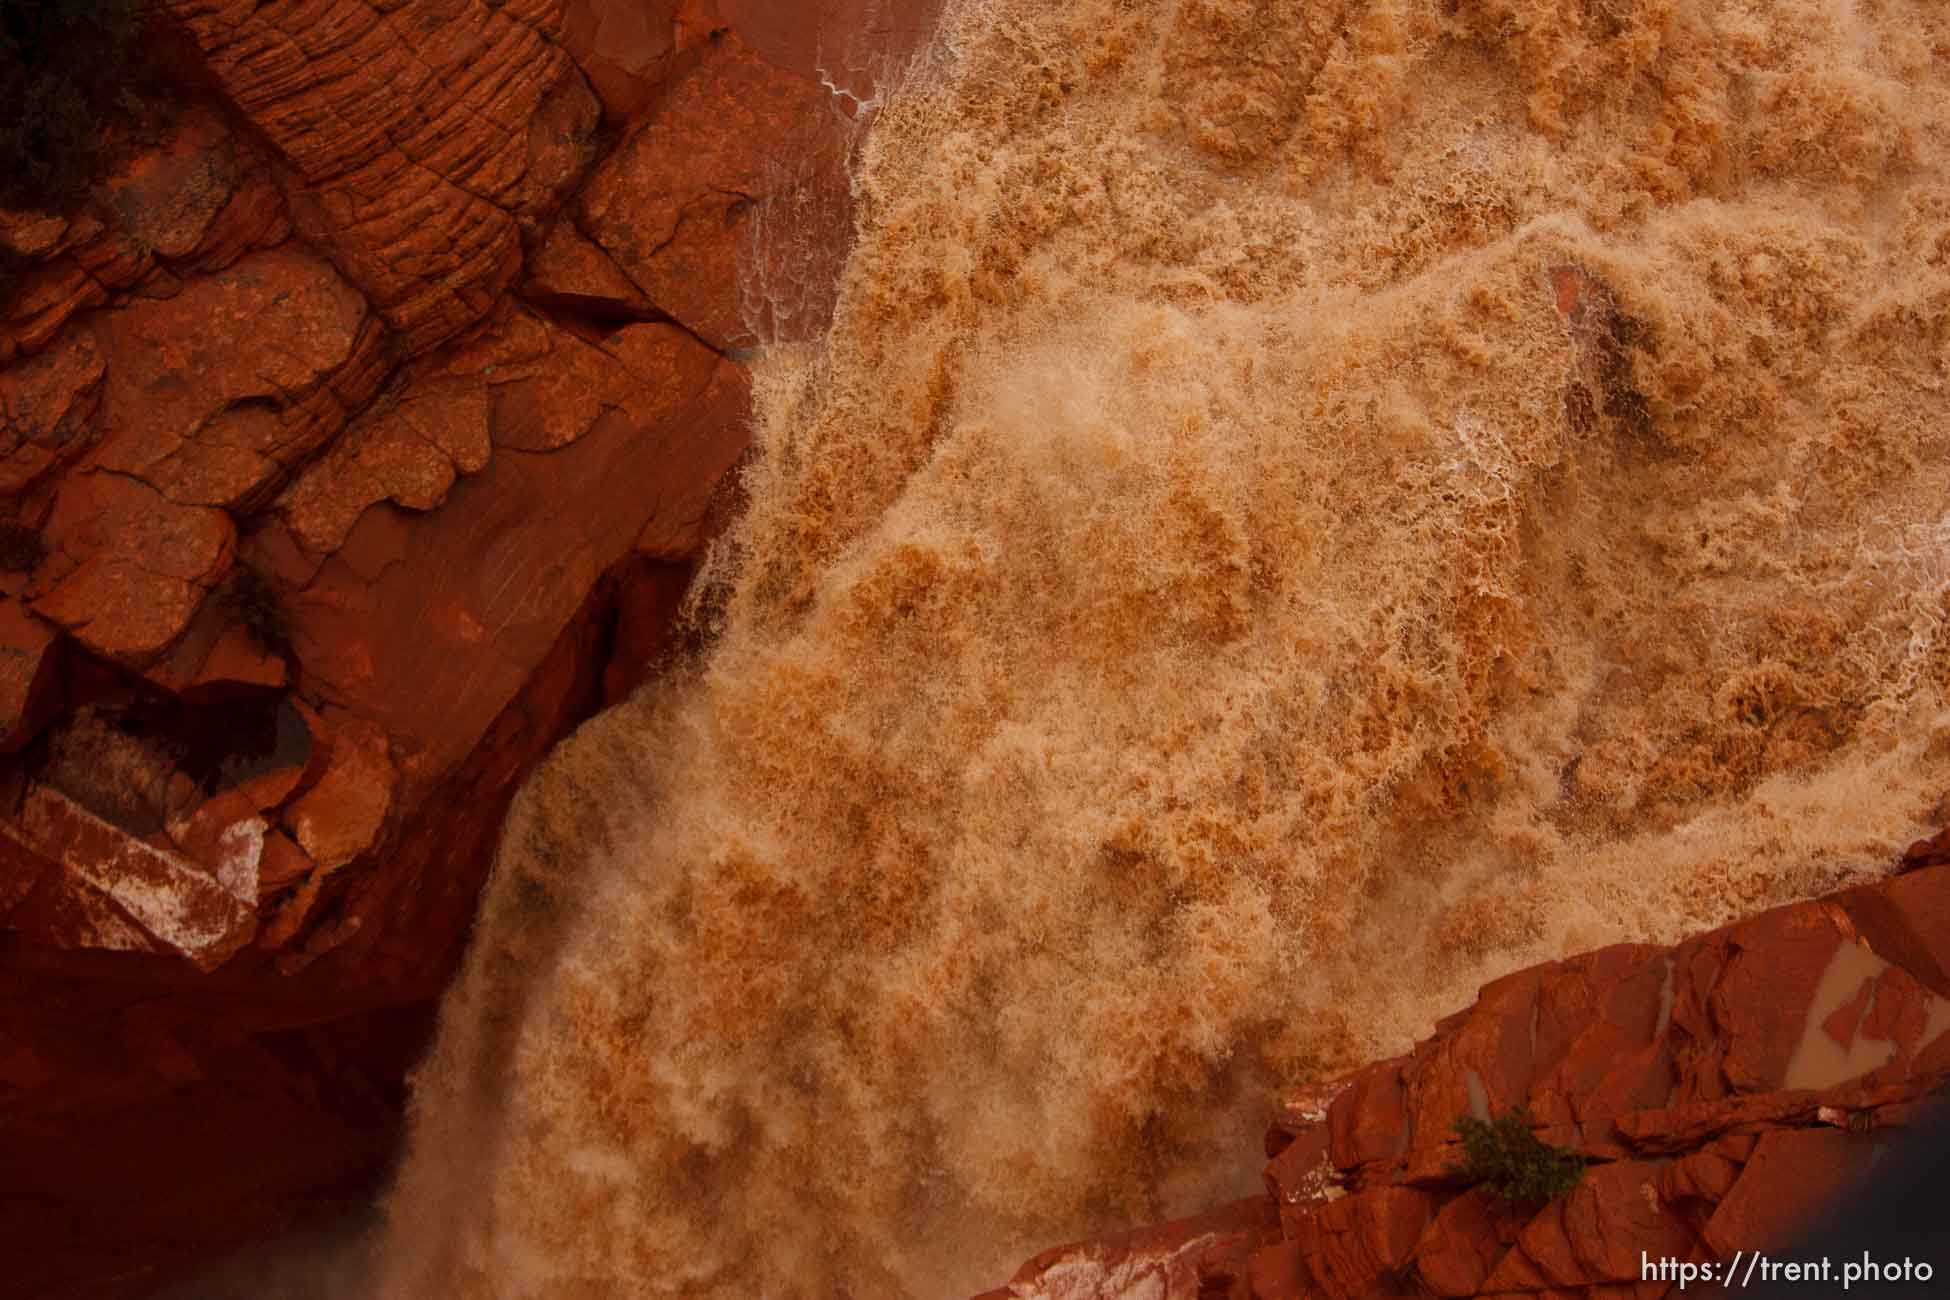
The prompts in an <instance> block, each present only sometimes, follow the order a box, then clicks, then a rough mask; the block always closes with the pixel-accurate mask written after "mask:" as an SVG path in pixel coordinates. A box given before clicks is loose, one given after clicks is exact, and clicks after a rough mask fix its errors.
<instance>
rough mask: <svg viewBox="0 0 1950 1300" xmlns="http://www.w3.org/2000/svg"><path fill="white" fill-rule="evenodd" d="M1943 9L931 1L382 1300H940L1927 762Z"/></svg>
mask: <svg viewBox="0 0 1950 1300" xmlns="http://www.w3.org/2000/svg"><path fill="white" fill-rule="evenodd" d="M1946 91H1950V10H1946V9H1945V8H1944V7H1943V6H1942V5H1940V4H1938V3H1935V0H1855V2H1854V3H1847V2H1845V0H1305V2H1302V0H1256V2H1254V0H1175V2H1173V0H1018V2H1014V3H1010V2H1006V0H959V2H958V3H951V5H950V8H949V12H948V15H947V17H946V19H945V22H944V27H943V30H942V32H941V35H940V37H939V39H938V40H937V42H936V44H935V46H934V47H933V48H932V50H931V51H930V53H929V54H928V56H927V57H926V59H925V60H924V61H923V62H922V63H921V64H920V65H919V66H918V67H917V68H916V69H915V70H914V71H913V72H912V73H911V74H910V75H909V76H908V77H907V78H906V80H905V82H904V83H903V84H902V85H901V86H899V87H898V88H897V89H896V90H893V91H891V92H888V93H886V94H885V96H884V98H885V104H884V107H882V108H881V109H880V111H879V113H878V116H877V121H876V123H875V125H874V127H873V130H872V133H871V136H870V138H869V140H868V143H867V144H866V146H865V148H864V150H863V151H862V153H861V155H860V158H859V163H858V168H857V181H856V186H857V194H858V238H857V243H856V245H855V247H854V250H853V252H852V254H851V256H850V258H849V259H848V260H847V262H846V264H845V267H844V270H843V272H842V278H841V284H840V289H839V307H838V311H837V314H836V318H835V320H834V323H833V325H832V328H831V330H830V332H829V333H828V334H826V335H825V336H824V337H823V338H821V339H820V340H819V341H818V342H816V343H811V344H796V345H783V344H782V345H779V346H776V347H773V348H771V349H768V350H767V351H766V353H765V355H764V357H763V359H762V360H761V361H760V362H759V363H758V367H757V377H758V386H757V398H756V404H755V411H754V416H753V418H754V421H755V425H756V429H757V438H758V443H759V448H760V458H759V460H758V463H757V465H756V466H755V468H754V469H752V471H751V472H750V474H749V476H748V488H749V496H750V506H749V510H748V512H747V513H746V514H745V515H744V517H743V518H742V520H741V521H740V522H739V523H738V524H737V525H736V526H735V528H734V530H733V532H732V534H731V535H730V537H729V538H728V539H727V541H726V542H725V543H724V544H722V545H721V546H720V548H719V550H718V551H717V553H716V554H715V556H714V558H713V562H712V565H711V568H710V582H709V583H708V584H707V586H706V589H705V591H704V594H703V596H702V598H701V599H700V602H699V609H698V611H697V613H698V617H699V618H701V619H702V620H704V621H706V622H707V623H708V624H709V625H710V626H711V627H712V628H713V629H714V630H715V639H714V640H713V642H712V644H711V647H710V649H709V651H708V654H707V655H706V656H705V658H704V659H703V660H702V661H701V662H700V663H697V664H695V665H692V666H691V667H690V668H689V669H687V670H686V671H685V672H684V673H682V674H680V675H679V676H678V677H677V678H675V679H673V680H672V681H670V682H667V683H665V684H664V685H663V686H661V687H659V688H657V689H655V690H653V691H652V692H650V693H647V694H645V695H644V696H641V697H639V698H637V699H635V700H633V701H631V702H630V703H629V704H627V705H625V706H623V707H621V708H619V709H617V710H615V711H613V712H611V713H609V714H607V715H605V716H603V717H602V718H599V719H598V720H596V721H595V722H594V723H592V724H590V725H589V726H588V727H587V728H585V729H584V731H583V732H582V733H581V734H580V735H578V736H577V737H576V738H575V739H574V740H573V741H571V742H570V743H569V744H567V745H566V746H564V747H563V749H562V750H561V752H560V753H559V754H558V755H556V756H555V757H554V758H553V759H552V761H551V762H550V764H549V765H548V767H547V768H546V769H545V770H544V771H543V772H542V773H541V774H540V775H539V776H538V777H537V778H536V779H535V781H534V782H533V783H532V785H531V787H530V788H529V789H528V790H527V791H526V793H525V794H524V796H523V798H522V800H521V802H520V803H519V805H518V807H517V809H516V812H515V815H514V817H513V819H512V821H511V823H510V826H509V829H508V832H507V838H506V842H505V845H504V848H503V851H502V855H501V859H500V862H499V865H498V866H497V869H496V873H495V877H494V880H493V883H492V885H491V886H490V889H489V891H488V894H487V897H486V899H485V902H484V905H483V912H482V917H481V921H480V928H479V931H478V935H477V939H476V942H475V945H474V948H473V951H472V954H471V956H470V958H469V962H468V966H467V969H466V972H465V974H464V976H463V978H462V980H461V982H460V983H459V985H458V986H457V987H456V989H455V990H454V992H453V993H452V995H451V997H450V998H449V1001H448V1004H447V1007H446V1011H445V1016H444V1023H443V1026H442V1030H441V1036H440V1041H439V1044H438V1047H437V1049H436V1051H435V1053H434V1055H433V1057H432V1059H431V1060H430V1062H429V1063H428V1064H427V1065H426V1066H425V1068H424V1069H423V1070H422V1071H421V1072H420V1074H419V1077H418V1079H417V1081H416V1095H415V1103H414V1106H415V1115H414V1129H413V1142H412V1149H411V1152H410V1155H409V1157H408V1159H407V1162H406V1165H405V1168H404V1171H403V1173H402V1175H401V1177H400V1180H399V1183H398V1186H397V1188H396V1190H395V1192H394V1193H393V1196H392V1198H391V1203H390V1216H391V1229H390V1234H389V1236H388V1239H387V1242H386V1244H385V1249H384V1250H383V1252H382V1259H381V1272H382V1279H381V1282H380V1284H379V1286H378V1290H379V1292H380V1293H381V1294H383V1295H386V1296H389V1297H394V1298H396V1300H408V1298H412V1300H420V1298H423V1297H429V1296H442V1297H457V1298H466V1297H495V1298H496V1300H514V1298H515V1297H528V1296H536V1297H541V1296H546V1297H550V1300H573V1298H575V1297H612V1296H614V1297H623V1296H629V1297H637V1296H661V1295H670V1296H697V1297H703V1296H723V1297H733V1296H737V1297H759V1296H763V1297H772V1298H784V1297H839V1296H848V1297H878V1296H916V1297H937V1296H953V1295H956V1294H963V1293H966V1292H968V1291H970V1290H973V1289H977V1288H978V1287H980V1286H982V1285H988V1284H992V1283H994V1282H996V1281H999V1280H1000V1279H1001V1278H1002V1277H1004V1276H1006V1274H1007V1272H1008V1270H1009V1269H1010V1268H1011V1267H1012V1266H1013V1264H1014V1262H1015V1261H1016V1260H1018V1259H1019V1258H1021V1257H1022V1256H1023V1255H1024V1254H1026V1253H1027V1252H1028V1251H1029V1250H1031V1249H1033V1248H1035V1247H1037V1246H1041V1245H1045V1244H1049V1243H1051V1242H1053V1241H1057V1240H1061V1239H1063V1238H1065V1237H1066V1236H1073V1235H1077V1234H1079V1233H1082V1232H1084V1231H1088V1230H1094V1229H1098V1228H1102V1227H1106V1226H1111V1225H1115V1224H1119V1223H1123V1222H1128V1221H1131V1220H1134V1219H1137V1218H1141V1217H1147V1216H1156V1215H1159V1214H1166V1213H1172V1212H1177V1211H1183V1210H1187V1209H1191V1208H1196V1207H1197V1206H1199V1205H1200V1204H1202V1203H1205V1202H1208V1201H1210V1200H1212V1199H1215V1198H1218V1197H1222V1196H1227V1195H1236V1194H1240V1193H1242V1192H1244V1191H1246V1190H1250V1189H1251V1188H1253V1187H1255V1186H1256V1185H1257V1178H1258V1170H1257V1169H1256V1168H1255V1167H1254V1166H1253V1165H1252V1164H1251V1163H1250V1160H1251V1156H1252V1154H1253V1150H1254V1148H1255V1146H1256V1135H1257V1130H1258V1127H1259V1125H1260V1123H1261V1122H1262V1120H1263V1117H1264V1116H1265V1115H1266V1113H1267V1111H1268V1109H1269V1107H1270V1105H1271V1103H1272V1101H1273V1099H1274V1098H1275V1097H1276V1096H1277V1094H1278V1091H1279V1089H1280V1087H1281V1085H1282V1084H1283V1083H1284V1082H1287V1081H1292V1080H1298V1079H1305V1078H1310V1077H1315V1076H1318V1075H1321V1074H1324V1073H1328V1072H1332V1071H1337V1070H1340V1069H1343V1068H1346V1067H1349V1066H1352V1065H1354V1064H1358V1063H1359V1062H1361V1061H1362V1060H1364V1059H1366V1058H1368V1057H1370V1056H1372V1055H1375V1054H1377V1053H1383V1052H1389V1051H1395V1050H1400V1049H1401V1048H1403V1047H1404V1046H1406V1045H1407V1044H1408V1043H1409V1042H1410V1041H1412V1039H1413V1038H1414V1037H1416V1036H1417V1035H1419V1034H1422V1033H1424V1032H1426V1031H1427V1030H1428V1028H1429V1027H1430V1025H1431V1023H1432V1021H1433V1020H1434V1018H1435V1017H1436V1016H1438V1015H1440V1014H1444V1013H1446V1012H1449V1011H1452V1010H1454V1009H1456V1008H1457V1007H1459V1006H1460V1005H1462V1004H1464V1003H1466V1002H1467V1001H1468V1000H1469V999H1470V998H1471V996H1472V995H1473V992H1474V990H1475V988H1476V987H1477V986H1478V985H1479V984H1480V983H1481V982H1483V981H1484V980H1486V979H1488V978H1490V977H1493V976H1495V975H1497V974H1499V973H1501V972H1503V971H1506V970H1508V969H1510V968H1513V967H1516V966H1519V965H1522V964H1526V963H1529V962H1533V961H1536V960H1539V959H1543V958H1547V957H1552V956H1557V955H1561V954H1564V953H1567V952H1570V951H1575V950H1579V949H1584V948H1589V947H1592V946H1595V945H1600V944H1604V943H1609V942H1614V941H1620V940H1638V939H1659V940H1668V939H1672V938H1674V937H1676V936H1678V935H1680V934H1681V933H1683V932H1686V931H1688V930H1691V929H1695V928H1698V927H1701V926H1706V925H1710V924H1714V923H1717V922H1721V921H1724V920H1726V919H1729V918H1731V917H1733V916H1735V915H1738V914H1742V913H1745V912H1748V911H1751V910H1753V909H1755V908H1757V907H1760V906H1763V905H1766V904H1769V903H1773V902H1777V901H1784V900H1787V899H1790V898H1794V897H1798V896H1804V895H1807V894H1810V893H1813V892H1817V891H1819V890H1822V889H1825V888H1828V887H1830V886H1833V885H1835V884H1837V883H1839V882H1841V881H1844V880H1846V879H1849V878H1850V877H1852V876H1855V875H1858V874H1861V873H1865V872H1873V871H1876V870H1880V869H1882V867H1883V866H1884V865H1885V864H1886V863H1887V861H1888V859H1889V857H1890V855H1891V854H1892V853H1893V852H1894V851H1895V850H1896V849H1898V848H1899V847H1900V845H1901V844H1902V843H1903V842H1904V841H1905V840H1906V839H1907V838H1908V837H1909V836H1911V835H1912V834H1913V833H1915V832H1917V831H1918V830H1920V829H1922V828H1923V827H1925V826H1926V825H1932V824H1934V822H1935V820H1936V819H1937V818H1938V817H1939V816H1940V813H1939V812H1938V810H1937V809H1936V807H1935V801H1936V799H1937V797H1938V796H1939V795H1940V794H1941V793H1942V792H1943V791H1945V790H1946V789H1950V716H1946V714H1945V705H1946V701H1945V693H1946V687H1950V645H1946V641H1945V630H1944V620H1945V618H1946V603H1945V601H1946V592H1950V585H1947V584H1950V462H1946V455H1945V453H1946V450H1950V400H1947V399H1946V391H1945V387H1944V385H1945V377H1946V360H1950V172H1947V171H1946V159H1947V158H1950V152H1947V149H1950V135H1947V134H1946V132H1947V131H1950V113H1946V109H1947V108H1950V95H1947V94H1946Z"/></svg>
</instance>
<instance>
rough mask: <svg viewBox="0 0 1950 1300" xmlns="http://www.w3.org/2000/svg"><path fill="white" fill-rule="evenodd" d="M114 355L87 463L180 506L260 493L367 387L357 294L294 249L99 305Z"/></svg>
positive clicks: (232, 503)
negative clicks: (154, 297) (118, 305)
mask: <svg viewBox="0 0 1950 1300" xmlns="http://www.w3.org/2000/svg"><path fill="white" fill-rule="evenodd" d="M103 334H104V339H105V346H106V347H107V349H108V351H109V353H110V355H112V356H113V357H114V365H113V366H112V368H111V369H110V372H109V375H108V379H107V382H106V384H105V385H104V393H103V399H102V412H101V423H102V426H103V434H102V443H101V446H100V447H99V448H98V449H97V450H96V451H95V453H94V454H93V456H92V457H91V458H90V464H91V465H99V466H101V467H102V468H104V469H110V470H113V471H115V472H117V473H118V474H127V475H131V476H134V477H136V478H139V479H141V480H143V481H144V482H147V483H149V484H152V485H153V486H154V487H155V488H156V490H157V491H159V492H161V493H162V494H163V495H164V496H165V497H167V498H169V499H170V500H171V501H174V502H176V503H177V504H179V505H200V506H219V507H238V506H242V505H245V504H247V503H249V502H251V501H253V500H261V499H262V497H263V496H264V494H265V492H266V490H267V489H269V488H271V487H273V486H275V484H276V483H277V482H278V481H279V480H280V479H281V478H282V476H283V474H284V472H285V471H286V469H287V468H288V467H289V466H290V465H292V464H294V463H296V462H297V461H299V460H301V459H303V458H304V457H305V456H307V455H309V454H310V453H311V452H312V451H313V450H314V449H316V448H317V447H318V446H319V445H320V444H321V443H323V442H324V441H325V440H327V439H329V438H330V437H332V436H333V435H334V434H336V433H337V432H338V431H339V429H340V428H341V427H343V425H344V423H345V418H346V411H347V409H348V408H350V407H353V406H356V405H357V404H358V403H359V402H362V401H364V400H365V398H366V397H367V396H369V395H370V392H371V389H372V387H373V384H372V379H373V378H374V376H373V375H371V374H370V373H369V369H368V367H369V365H370V362H369V359H368V358H365V357H362V356H361V355H360V353H361V350H362V349H367V350H369V349H372V348H375V347H376V346H377V342H378V336H377V334H376V333H374V332H372V331H369V330H368V329H367V309H366V304H365V301H364V299H362V298H361V297H360V296H359V294H358V292H357V291H356V290H354V289H353V288H352V287H351V286H350V285H349V284H347V283H346V282H345V281H344V280H343V279H341V278H340V277H339V275H338V273H337V272H336V271H334V270H333V269H332V267H331V266H330V265H329V264H327V263H325V262H322V261H319V260H318V259H316V258H312V257H307V256H305V255H304V254H302V253H299V252H296V251H295V250H287V249H279V250H276V251H274V252H268V253H258V254H255V255H253V256H251V257H249V258H247V259H245V260H244V261H241V262H239V263H237V264H236V265H235V266H233V267H231V268H230V269H228V270H226V271H222V272H219V273H217V274H215V275H212V276H209V277H206V278H202V279H197V280H193V281H191V282H190V284H189V285H188V286H187V287H186V288H185V289H184V290H183V292H181V293H179V294H177V295H176V296H175V297H173V298H170V299H167V300H164V301H159V302H146V303H141V304H137V305H133V306H130V307H127V308H124V309H122V310H120V311H115V312H110V313H108V315H107V317H106V319H105V321H104V325H103Z"/></svg>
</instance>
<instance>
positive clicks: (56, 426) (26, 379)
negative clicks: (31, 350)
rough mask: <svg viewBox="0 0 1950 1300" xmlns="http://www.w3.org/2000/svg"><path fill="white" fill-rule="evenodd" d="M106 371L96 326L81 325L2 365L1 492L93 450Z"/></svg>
mask: <svg viewBox="0 0 1950 1300" xmlns="http://www.w3.org/2000/svg"><path fill="white" fill-rule="evenodd" d="M103 370H104V366H103V362H102V350H101V348H100V347H99V346H98V345H97V344H96V341H95V334H94V331H92V330H89V329H87V328H85V327H81V326H77V327H75V328H72V329H69V330H68V331H67V332H66V333H65V334H63V335H62V336H61V339H60V341H59V342H58V343H57V344H55V345H54V346H52V347H50V348H49V349H48V350H47V351H46V352H44V353H42V354H41V355H39V356H36V357H32V358H30V359H28V360H27V361H25V362H24V363H22V364H20V365H17V366H12V367H9V368H8V369H6V370H0V495H4V496H14V495H16V494H18V493H20V492H23V491H25V490H26V489H27V488H28V487H29V486H31V485H32V484H33V483H34V482H35V481H36V480H38V479H39V478H40V477H41V476H42V475H44V474H46V473H47V472H48V471H49V470H51V469H54V468H55V467H57V466H59V465H61V464H63V463H64V462H66V461H69V460H72V459H74V458H75V457H76V456H79V455H80V454H81V453H82V452H84V451H86V450H87V449H88V444H89V442H90V441H91V440H92V421H93V418H94V415H95V407H96V404H97V402H98V401H99V400H100V397H101V384H102V373H103Z"/></svg>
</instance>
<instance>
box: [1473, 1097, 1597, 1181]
mask: <svg viewBox="0 0 1950 1300" xmlns="http://www.w3.org/2000/svg"><path fill="white" fill-rule="evenodd" d="M1531 1123H1532V1120H1531V1117H1530V1112H1529V1110H1527V1109H1523V1108H1519V1109H1517V1110H1512V1111H1506V1112H1504V1113H1503V1114H1502V1115H1499V1116H1497V1117H1496V1118H1495V1119H1492V1120H1480V1119H1477V1118H1475V1117H1474V1116H1470V1115H1465V1116H1464V1117H1463V1118H1461V1119H1459V1120H1457V1121H1456V1132H1457V1133H1458V1134H1459V1135H1460V1136H1461V1137H1462V1144H1463V1154H1464V1159H1463V1162H1462V1163H1461V1164H1459V1165H1452V1166H1450V1172H1451V1173H1453V1174H1456V1175H1459V1176H1460V1177H1463V1178H1466V1179H1468V1180H1469V1181H1470V1182H1472V1183H1481V1184H1483V1185H1484V1186H1486V1187H1488V1188H1489V1190H1490V1191H1491V1193H1493V1194H1494V1195H1496V1196H1500V1197H1502V1198H1503V1199H1504V1200H1506V1201H1549V1200H1554V1199H1556V1198H1557V1197H1559V1196H1563V1195H1565V1194H1567V1193H1568V1192H1569V1191H1570V1190H1571V1189H1572V1188H1573V1187H1576V1186H1577V1185H1578V1179H1580V1178H1582V1177H1583V1176H1584V1157H1583V1156H1580V1155H1578V1154H1577V1153H1576V1152H1575V1151H1567V1150H1565V1149H1563V1148H1562V1147H1554V1146H1551V1145H1550V1144H1549V1143H1547V1142H1544V1141H1542V1140H1540V1139H1539V1138H1538V1137H1537V1135H1536V1134H1535V1133H1532V1132H1531V1131H1530V1126H1531Z"/></svg>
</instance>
